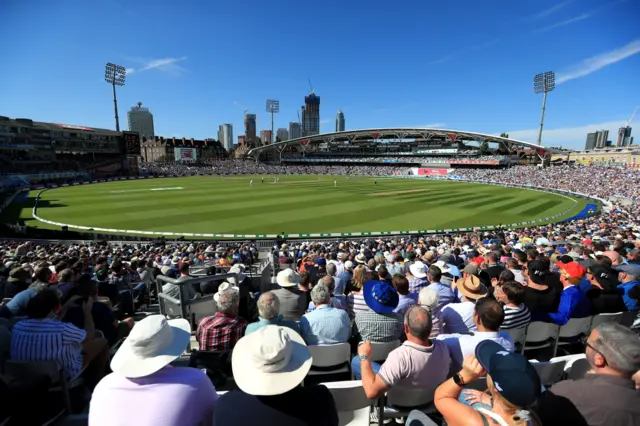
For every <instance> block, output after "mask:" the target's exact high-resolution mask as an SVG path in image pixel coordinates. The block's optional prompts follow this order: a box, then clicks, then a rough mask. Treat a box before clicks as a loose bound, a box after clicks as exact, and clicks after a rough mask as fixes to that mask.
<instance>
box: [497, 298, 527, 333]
mask: <svg viewBox="0 0 640 426" xmlns="http://www.w3.org/2000/svg"><path fill="white" fill-rule="evenodd" d="M503 309H504V321H503V322H502V326H500V329H501V330H506V329H509V328H521V327H526V326H528V325H529V323H530V322H531V312H529V308H527V307H526V306H525V305H524V303H523V304H521V305H520V306H518V307H517V308H512V307H510V306H507V305H504V307H503Z"/></svg>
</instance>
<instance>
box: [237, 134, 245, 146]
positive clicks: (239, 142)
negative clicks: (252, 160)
mask: <svg viewBox="0 0 640 426" xmlns="http://www.w3.org/2000/svg"><path fill="white" fill-rule="evenodd" d="M242 145H244V136H243V135H238V146H242Z"/></svg>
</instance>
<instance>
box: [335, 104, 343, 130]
mask: <svg viewBox="0 0 640 426" xmlns="http://www.w3.org/2000/svg"><path fill="white" fill-rule="evenodd" d="M336 132H344V114H343V113H342V110H341V109H339V110H338V114H337V115H336Z"/></svg>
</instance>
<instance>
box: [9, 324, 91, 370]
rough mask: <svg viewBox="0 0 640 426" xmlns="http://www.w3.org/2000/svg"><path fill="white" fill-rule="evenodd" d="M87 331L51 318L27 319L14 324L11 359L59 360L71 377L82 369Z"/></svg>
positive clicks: (59, 363)
mask: <svg viewBox="0 0 640 426" xmlns="http://www.w3.org/2000/svg"><path fill="white" fill-rule="evenodd" d="M86 336H87V333H86V331H84V330H82V329H79V328H78V327H76V326H75V325H73V324H69V323H64V322H60V321H58V320H54V319H51V318H45V319H43V320H39V319H26V320H22V321H20V322H18V323H17V324H16V325H14V326H13V330H12V333H11V359H13V360H15V361H57V362H58V365H59V366H61V367H62V369H63V370H64V371H66V372H67V373H68V374H69V376H70V377H76V376H77V375H78V374H80V371H81V370H82V342H83V341H84V339H85V337H86Z"/></svg>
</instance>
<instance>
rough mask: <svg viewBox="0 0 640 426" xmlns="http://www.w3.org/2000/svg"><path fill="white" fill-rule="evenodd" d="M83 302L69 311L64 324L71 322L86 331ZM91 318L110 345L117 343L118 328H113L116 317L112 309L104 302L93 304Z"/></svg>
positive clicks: (79, 302) (80, 301) (63, 320)
mask: <svg viewBox="0 0 640 426" xmlns="http://www.w3.org/2000/svg"><path fill="white" fill-rule="evenodd" d="M82 302H83V301H82V300H79V301H78V305H77V306H73V307H71V308H69V310H67V313H66V314H65V316H64V318H63V319H62V322H70V323H71V324H73V325H75V326H76V327H78V328H81V329H84V312H83V310H82ZM91 316H92V317H93V324H94V325H95V328H96V330H99V331H101V332H102V334H104V337H105V339H107V341H108V342H109V343H110V344H113V343H115V339H116V328H115V327H114V326H113V322H114V321H115V319H116V318H115V316H114V315H113V311H111V308H109V306H107V305H106V304H105V303H102V302H93V306H92V307H91Z"/></svg>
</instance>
